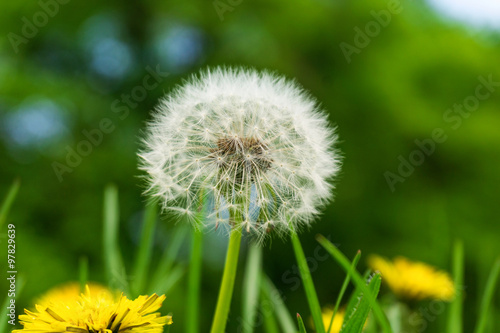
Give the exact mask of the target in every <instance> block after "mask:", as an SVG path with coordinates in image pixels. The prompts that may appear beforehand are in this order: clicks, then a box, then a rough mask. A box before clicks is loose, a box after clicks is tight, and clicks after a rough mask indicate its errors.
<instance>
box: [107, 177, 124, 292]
mask: <svg viewBox="0 0 500 333" xmlns="http://www.w3.org/2000/svg"><path fill="white" fill-rule="evenodd" d="M103 215H104V231H103V237H104V239H103V242H104V261H105V267H106V276H107V278H108V284H109V286H110V287H111V288H113V289H118V290H120V291H123V292H124V293H125V294H129V288H128V282H127V275H126V272H125V267H124V266H123V260H122V257H121V253H120V249H119V246H118V230H119V216H120V214H119V206H118V189H117V188H116V186H114V185H108V186H106V189H105V190H104V214H103Z"/></svg>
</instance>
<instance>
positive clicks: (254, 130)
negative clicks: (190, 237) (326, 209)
mask: <svg viewBox="0 0 500 333" xmlns="http://www.w3.org/2000/svg"><path fill="white" fill-rule="evenodd" d="M336 140H337V137H336V135H335V134H334V131H333V129H332V128H331V127H330V126H329V124H328V121H327V119H326V115H325V114H324V113H323V112H322V111H321V110H320V109H319V107H318V105H317V103H316V101H315V100H314V99H313V98H311V97H310V96H309V95H308V94H307V93H306V92H305V91H304V90H303V89H302V88H301V87H300V86H299V85H297V84H296V83H295V82H293V81H288V80H286V79H284V78H282V77H279V76H276V75H273V74H270V73H267V72H264V73H259V72H257V71H254V70H244V69H232V68H226V69H221V68H217V69H213V70H207V71H205V72H202V73H201V74H199V75H197V76H193V77H192V78H191V79H190V80H189V81H188V82H186V83H185V84H184V85H183V86H180V87H178V88H176V89H175V90H174V91H173V92H171V93H170V94H169V95H168V96H166V97H165V98H163V99H162V100H161V102H160V103H159V105H158V106H157V107H156V112H155V114H154V118H153V120H152V121H151V122H150V123H149V125H148V130H147V135H146V138H145V139H144V148H143V150H142V151H141V152H140V154H139V157H140V159H141V168H142V169H143V170H145V171H146V172H147V173H148V175H149V177H148V180H149V188H148V191H149V192H150V193H151V194H152V195H155V196H159V197H161V198H162V199H163V204H164V207H165V208H167V209H168V210H171V211H174V212H177V214H179V215H181V214H180V213H181V212H189V213H185V214H182V215H188V216H190V217H191V220H195V219H194V218H192V216H194V215H196V214H199V212H201V211H204V213H205V215H206V216H214V218H211V219H210V218H207V219H200V220H201V221H203V222H204V223H205V224H215V225H217V227H218V226H219V225H221V224H227V225H231V227H235V226H234V225H232V224H234V223H233V222H234V221H231V218H221V216H226V215H231V214H233V215H235V214H236V215H238V216H240V221H241V222H240V223H239V224H240V225H237V226H236V227H240V228H242V229H243V230H247V231H248V232H250V233H254V234H257V235H258V237H259V238H262V237H263V236H264V235H265V234H267V233H269V231H270V230H276V231H278V233H286V232H288V231H289V230H290V229H291V228H294V229H295V230H297V229H299V228H300V227H301V226H307V225H309V224H310V223H311V222H312V220H313V218H314V217H315V216H316V215H317V214H318V213H319V211H320V208H321V207H322V206H323V205H325V204H326V203H327V202H328V201H329V200H330V199H331V197H332V188H333V185H332V183H331V181H332V179H333V177H334V176H335V175H336V174H337V173H338V171H339V168H340V157H339V154H338V153H337V152H336V150H335V148H334V147H335V143H336ZM207 201H210V202H212V203H213V204H211V205H207V204H204V203H206V202H207ZM208 206H209V210H210V211H208V212H206V210H207V207H208ZM228 212H231V214H229V213H228Z"/></svg>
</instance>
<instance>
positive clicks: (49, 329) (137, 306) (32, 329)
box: [12, 286, 172, 333]
mask: <svg viewBox="0 0 500 333" xmlns="http://www.w3.org/2000/svg"><path fill="white" fill-rule="evenodd" d="M56 296H57V294H56ZM59 297H60V298H59V300H58V299H56V298H51V299H48V300H46V301H45V302H46V303H43V302H42V303H41V304H36V306H35V307H36V311H33V312H32V311H29V310H26V309H25V310H24V311H25V313H26V314H25V315H21V316H19V319H20V320H21V324H22V325H23V326H24V328H23V329H21V330H14V331H12V333H63V332H68V333H122V332H127V333H161V332H163V326H165V325H170V324H172V317H171V316H161V314H160V313H158V312H155V311H157V310H158V309H159V308H160V307H161V305H162V303H163V301H164V300H165V295H163V296H158V295H156V294H153V295H151V296H139V297H138V298H137V299H135V300H130V299H128V298H127V297H126V296H124V295H121V296H119V297H114V296H113V295H112V293H111V292H109V291H108V292H92V293H91V291H90V288H89V286H87V288H86V292H85V294H81V295H80V296H79V297H78V298H76V299H75V298H72V297H71V296H61V295H60V294H59Z"/></svg>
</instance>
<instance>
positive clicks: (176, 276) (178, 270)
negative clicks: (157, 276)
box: [155, 265, 186, 295]
mask: <svg viewBox="0 0 500 333" xmlns="http://www.w3.org/2000/svg"><path fill="white" fill-rule="evenodd" d="M185 273H186V269H185V268H184V267H182V266H180V265H178V266H175V267H174V268H173V269H172V270H171V271H170V272H169V274H168V276H166V277H165V279H163V281H162V283H160V284H159V285H158V289H156V291H155V293H157V294H158V295H163V294H168V292H169V291H170V289H172V288H173V287H174V286H175V284H176V283H177V282H179V280H180V279H181V278H182V277H183V276H184V274H185Z"/></svg>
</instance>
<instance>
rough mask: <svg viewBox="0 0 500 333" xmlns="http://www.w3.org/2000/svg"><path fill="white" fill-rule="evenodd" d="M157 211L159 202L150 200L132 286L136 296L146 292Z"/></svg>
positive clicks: (145, 215) (145, 214)
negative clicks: (145, 286)
mask: <svg viewBox="0 0 500 333" xmlns="http://www.w3.org/2000/svg"><path fill="white" fill-rule="evenodd" d="M157 213H158V205H157V202H155V201H153V202H149V203H148V205H147V206H146V212H145V213H144V225H143V228H142V233H141V241H140V243H139V250H138V254H137V257H136V260H135V263H134V270H133V274H132V276H133V277H134V280H133V282H134V283H133V284H132V286H131V287H132V293H133V295H134V296H139V295H140V294H141V293H145V290H144V285H145V282H146V276H147V275H148V270H149V264H150V261H151V253H152V251H153V241H154V231H155V228H156V221H157Z"/></svg>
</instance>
